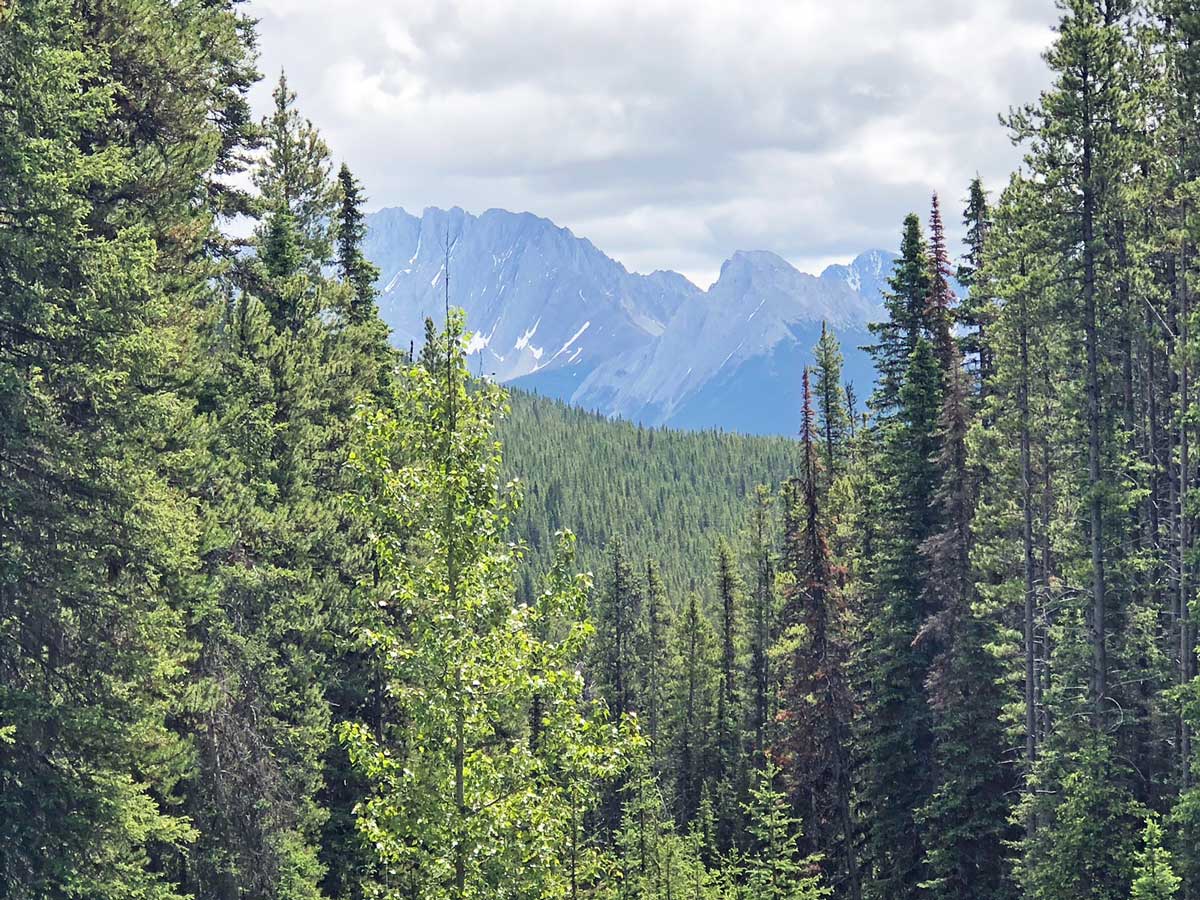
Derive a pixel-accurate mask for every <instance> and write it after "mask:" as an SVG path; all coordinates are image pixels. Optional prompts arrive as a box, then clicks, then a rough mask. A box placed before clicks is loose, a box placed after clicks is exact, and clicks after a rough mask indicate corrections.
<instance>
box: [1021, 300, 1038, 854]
mask: <svg viewBox="0 0 1200 900" xmlns="http://www.w3.org/2000/svg"><path fill="white" fill-rule="evenodd" d="M1021 303H1022V310H1021V311H1022V315H1021V326H1020V341H1021V345H1020V346H1021V349H1020V353H1021V375H1020V381H1019V383H1018V384H1019V386H1018V390H1017V403H1018V406H1019V410H1020V415H1021V496H1022V506H1023V513H1024V521H1023V528H1022V543H1023V544H1024V548H1023V549H1024V567H1025V615H1024V624H1025V766H1026V774H1031V773H1032V771H1033V764H1034V761H1035V760H1036V758H1037V686H1036V680H1035V678H1036V676H1035V671H1036V670H1035V666H1034V653H1035V647H1034V640H1035V635H1034V603H1035V599H1036V593H1035V591H1036V586H1035V582H1034V571H1033V472H1032V466H1031V464H1030V458H1029V457H1030V452H1029V325H1028V321H1027V315H1028V311H1027V309H1026V307H1025V303H1026V301H1025V298H1024V297H1022V300H1021ZM1033 831H1034V817H1033V814H1032V813H1030V815H1029V817H1028V818H1027V819H1026V822H1025V832H1026V834H1027V835H1028V836H1030V837H1032V836H1033Z"/></svg>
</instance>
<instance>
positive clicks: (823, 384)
mask: <svg viewBox="0 0 1200 900" xmlns="http://www.w3.org/2000/svg"><path fill="white" fill-rule="evenodd" d="M813 355H814V357H815V359H814V372H815V374H816V378H815V381H814V383H813V393H814V394H815V395H816V399H817V421H818V423H819V425H820V429H821V463H822V468H823V469H824V475H825V489H826V490H828V488H829V485H831V484H832V483H833V481H834V479H835V478H837V477H838V475H839V474H840V473H841V471H842V463H843V454H844V453H845V445H846V441H847V439H848V436H849V432H850V430H851V427H852V426H851V423H850V412H849V411H848V406H847V402H846V401H847V398H846V397H845V395H844V394H843V389H842V350H841V347H839V346H838V340H837V336H836V335H835V334H834V333H833V332H832V331H830V330H829V329H828V328H827V327H826V324H825V323H824V322H822V323H821V340H820V341H819V342H818V343H817V346H816V348H815V349H814V351H813Z"/></svg>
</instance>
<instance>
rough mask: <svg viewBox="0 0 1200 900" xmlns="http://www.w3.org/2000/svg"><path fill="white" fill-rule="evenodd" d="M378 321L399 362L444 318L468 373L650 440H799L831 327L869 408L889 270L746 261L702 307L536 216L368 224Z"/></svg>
mask: <svg viewBox="0 0 1200 900" xmlns="http://www.w3.org/2000/svg"><path fill="white" fill-rule="evenodd" d="M368 224H369V233H368V238H367V242H366V248H365V249H366V252H367V255H368V256H369V257H370V258H371V259H372V261H373V262H375V263H376V265H378V266H379V267H380V279H379V285H380V290H381V297H380V309H381V312H382V314H383V317H384V319H385V321H387V323H388V324H389V326H391V328H392V333H393V340H394V341H395V342H396V343H397V344H398V345H400V346H407V345H408V343H409V342H410V341H411V342H414V343H420V341H421V340H422V338H423V332H424V328H423V319H424V317H425V316H426V315H431V316H434V317H435V318H436V319H440V317H441V314H442V309H443V306H444V295H445V290H446V281H445V271H446V263H447V258H448V261H449V267H450V285H449V292H450V302H451V303H452V304H454V305H456V306H461V307H463V309H465V311H466V314H467V323H468V326H469V327H470V329H471V330H472V332H473V333H474V334H473V337H472V339H471V342H470V345H469V349H470V353H471V357H472V359H471V368H472V370H473V371H477V372H481V373H482V374H485V375H490V376H491V377H494V378H496V379H497V380H498V381H501V382H504V383H511V384H514V385H516V386H519V387H521V388H523V389H525V390H530V391H535V392H538V393H542V394H546V395H548V396H552V397H556V398H559V399H562V400H566V401H568V402H571V403H574V404H576V405H579V406H583V407H585V408H588V409H595V410H598V411H600V412H602V413H604V414H605V415H617V416H621V417H624V418H629V419H631V420H634V421H639V422H644V423H646V424H652V425H659V424H667V425H674V426H678V427H684V428H711V427H716V428H726V429H730V430H737V431H743V432H749V433H776V434H793V433H795V430H796V427H797V426H798V423H799V397H798V391H799V384H800V371H801V369H802V368H803V366H804V365H806V364H807V363H809V362H811V360H812V347H813V345H814V344H815V343H816V340H817V338H818V337H819V335H820V329H821V322H822V321H826V322H828V323H829V325H830V327H832V328H833V330H834V331H835V333H837V334H838V335H839V337H840V338H841V339H842V343H843V353H844V354H845V355H846V377H847V379H848V380H851V381H853V382H855V383H856V384H858V385H859V388H860V390H859V393H860V394H862V395H865V394H866V393H867V391H868V386H869V383H870V379H871V370H870V365H869V362H868V361H867V359H866V357H865V354H863V353H862V352H861V351H859V350H858V349H857V348H858V346H859V345H861V344H864V343H867V342H868V341H869V333H868V332H867V328H866V326H867V323H868V322H869V321H871V320H872V319H873V318H875V317H876V316H877V315H878V314H879V308H880V307H879V291H880V289H881V286H882V285H883V283H884V279H885V278H886V277H887V274H888V273H889V272H890V269H891V261H892V260H893V259H894V256H893V255H892V254H890V253H887V252H886V251H882V250H872V251H868V252H867V253H864V254H862V255H861V256H859V257H858V258H857V259H855V260H854V261H853V262H851V263H849V264H847V265H838V266H830V267H829V268H828V269H826V270H825V271H824V272H823V273H822V274H821V276H820V277H814V276H812V275H807V274H804V273H802V272H799V271H798V270H796V269H795V268H794V267H792V266H791V265H790V264H789V263H788V262H787V261H786V260H784V259H782V258H781V257H779V256H777V255H775V254H773V253H768V252H765V251H739V252H738V253H735V254H734V255H733V256H732V257H731V258H730V259H729V260H728V261H727V262H726V263H725V264H724V265H723V266H722V268H721V274H720V277H719V278H718V279H717V281H716V282H715V283H714V284H713V285H712V286H711V287H710V288H709V289H708V290H707V291H702V290H700V289H699V288H698V287H696V286H695V285H694V284H692V283H691V282H690V281H688V280H687V279H686V278H684V277H683V276H682V275H679V274H678V273H675V272H655V273H653V274H651V275H639V274H637V273H631V272H628V271H627V270H626V269H625V268H624V266H622V265H621V264H620V263H618V262H616V261H615V260H612V259H610V258H609V257H607V256H605V255H604V254H603V253H602V252H600V251H599V250H598V249H597V248H596V247H595V246H594V245H593V244H592V243H591V242H590V241H588V240H586V239H582V238H578V237H576V236H575V235H574V234H572V233H571V231H570V230H568V229H566V228H559V227H557V226H556V225H554V223H552V222H550V221H549V220H547V219H542V218H539V217H537V216H533V215H531V214H529V213H521V214H516V213H510V212H507V211H504V210H496V209H492V210H488V211H487V212H484V213H482V214H481V215H479V216H473V215H471V214H469V213H466V212H464V211H463V210H461V209H458V208H454V209H451V210H439V209H433V208H430V209H427V210H425V211H424V213H423V214H422V215H421V217H420V218H417V217H415V216H412V215H409V214H408V213H406V212H405V211H404V210H401V209H386V210H381V211H380V212H378V213H375V214H373V215H372V216H370V217H369V222H368Z"/></svg>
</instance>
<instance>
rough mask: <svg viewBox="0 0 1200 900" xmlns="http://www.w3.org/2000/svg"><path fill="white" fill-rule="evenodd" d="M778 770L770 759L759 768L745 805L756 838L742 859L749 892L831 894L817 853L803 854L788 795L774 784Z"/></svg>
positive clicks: (811, 899)
mask: <svg viewBox="0 0 1200 900" xmlns="http://www.w3.org/2000/svg"><path fill="white" fill-rule="evenodd" d="M778 776H779V770H778V769H777V768H776V767H775V766H774V765H773V764H772V763H770V762H768V763H767V765H766V766H765V767H764V768H763V769H762V770H761V771H760V772H759V774H758V778H757V781H756V783H755V784H754V786H753V787H752V788H751V789H750V802H749V803H748V804H747V805H746V819H747V822H748V826H747V828H748V830H749V832H750V836H751V837H752V838H753V844H752V848H751V850H750V852H749V853H748V854H747V856H746V859H745V861H744V863H743V867H744V871H745V883H746V890H747V893H748V894H749V896H751V897H754V898H756V900H757V898H762V900H817V898H819V897H827V896H829V893H830V891H829V889H828V888H827V887H825V886H823V885H822V883H821V875H820V868H819V866H820V862H821V859H820V857H818V856H807V857H803V858H802V857H801V856H800V851H799V847H798V842H799V840H800V834H799V831H798V828H797V825H798V823H797V821H796V820H795V819H793V818H792V817H791V816H790V815H789V814H788V804H787V799H786V797H785V796H784V794H783V792H782V791H780V790H778V789H777V788H776V787H775V784H774V781H775V779H776V778H777V777H778Z"/></svg>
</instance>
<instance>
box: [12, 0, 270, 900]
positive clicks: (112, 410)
mask: <svg viewBox="0 0 1200 900" xmlns="http://www.w3.org/2000/svg"><path fill="white" fill-rule="evenodd" d="M244 28H245V22H244V20H242V19H241V18H240V17H239V16H238V15H237V14H236V13H234V12H232V10H231V9H230V7H229V5H227V4H224V3H212V4H204V5H191V6H185V7H182V8H175V7H171V6H170V5H169V4H163V3H141V2H139V3H132V2H115V3H109V4H104V5H103V6H102V7H97V6H88V5H77V4H69V3H59V2H55V0H29V2H23V3H20V4H6V6H5V8H4V9H3V10H0V94H2V95H3V98H4V99H3V106H4V108H5V114H4V115H3V116H2V117H0V205H2V207H3V209H4V215H3V220H4V224H3V225H0V271H3V273H4V274H3V276H0V277H2V279H3V282H4V287H3V289H2V290H0V723H2V724H0V735H3V736H2V737H0V810H2V811H3V817H2V822H0V883H2V884H3V885H4V891H5V893H6V896H10V897H14V898H35V897H38V898H40V897H46V896H81V895H86V896H88V897H94V898H118V897H120V898H124V897H131V896H138V897H147V898H170V897H178V896H182V895H183V894H185V893H186V889H185V888H182V887H181V886H180V884H179V880H180V879H179V872H180V870H181V867H182V865H183V861H184V860H185V858H186V856H187V855H188V853H189V849H188V848H189V845H190V843H191V842H192V841H193V840H194V838H195V836H196V831H195V828H194V827H193V825H192V824H189V823H188V821H187V819H186V817H185V816H184V815H181V812H180V808H179V801H180V795H181V792H182V790H183V787H184V785H185V781H186V779H187V778H188V776H189V775H190V773H191V768H192V765H193V762H194V759H193V755H192V752H191V748H190V746H189V742H188V740H187V739H186V738H185V737H182V736H180V735H179V734H178V733H177V732H176V730H175V725H176V723H177V720H178V717H179V715H180V714H181V713H182V712H183V711H184V710H185V709H186V708H187V707H188V706H189V705H190V704H191V703H192V702H194V699H195V698H194V697H193V696H192V695H191V694H190V692H189V691H188V690H187V686H186V681H187V677H188V672H187V669H188V665H189V663H190V662H191V660H192V659H193V658H194V655H195V651H196V648H195V645H194V644H193V643H192V642H191V640H190V639H189V635H188V633H187V631H186V627H187V619H188V613H189V607H190V606H191V605H192V603H193V602H194V600H195V598H194V595H193V590H194V587H195V585H194V581H193V578H192V576H193V573H194V570H195V566H196V552H197V528H196V524H195V521H194V518H193V509H192V505H191V503H190V501H189V498H188V496H187V486H188V483H189V479H190V467H191V465H192V464H193V463H194V461H195V460H196V454H195V453H194V450H195V440H196V437H195V434H196V422H195V420H194V418H193V416H192V414H191V409H190V397H189V396H188V391H189V385H188V383H187V382H188V379H189V378H190V376H191V375H192V373H193V372H194V367H195V363H196V360H195V358H194V356H193V353H192V346H191V344H190V339H191V336H192V330H193V329H194V328H196V327H197V324H198V323H197V318H198V308H199V307H201V306H202V305H203V304H204V303H205V301H206V300H207V298H208V297H209V296H210V290H211V279H212V278H213V277H215V276H216V274H217V272H218V269H219V263H218V261H217V260H216V259H215V258H214V255H213V252H214V251H213V248H215V247H217V246H218V245H220V243H221V241H220V238H219V236H218V235H217V234H216V230H215V228H214V227H213V209H212V208H210V207H209V206H208V205H206V204H205V203H203V202H197V198H203V197H205V196H209V195H210V194H209V192H210V190H211V192H212V196H214V197H218V198H220V199H219V202H222V203H223V202H225V200H227V199H228V196H229V195H228V194H225V193H222V192H221V191H220V190H219V189H218V188H217V187H216V185H217V184H218V183H219V182H220V180H221V174H222V173H223V171H224V170H225V169H226V167H228V166H231V165H232V164H233V162H232V161H233V160H234V159H235V158H236V156H237V155H238V153H239V152H240V151H241V149H242V148H243V147H244V143H245V141H246V139H247V137H248V129H247V128H246V127H245V124H246V123H245V121H244V120H243V119H242V118H241V115H242V113H243V112H244V110H245V97H244V93H243V91H244V89H245V87H246V86H247V81H248V78H249V76H248V72H250V71H252V63H251V54H250V47H249V43H248V41H247V40H246V35H245V31H244ZM163 84H170V85H171V86H172V90H171V91H170V92H165V93H160V92H159V90H158V89H159V88H160V87H161V85H163ZM165 135H169V136H170V137H169V145H168V146H166V147H164V146H163V145H162V143H161V141H160V138H161V136H165ZM216 202H218V201H217V200H214V203H216Z"/></svg>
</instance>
